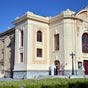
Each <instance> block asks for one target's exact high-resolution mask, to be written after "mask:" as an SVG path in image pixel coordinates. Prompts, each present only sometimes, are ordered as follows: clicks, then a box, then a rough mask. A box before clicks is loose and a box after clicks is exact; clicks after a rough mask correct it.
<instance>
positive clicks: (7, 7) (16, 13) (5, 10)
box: [0, 0, 88, 32]
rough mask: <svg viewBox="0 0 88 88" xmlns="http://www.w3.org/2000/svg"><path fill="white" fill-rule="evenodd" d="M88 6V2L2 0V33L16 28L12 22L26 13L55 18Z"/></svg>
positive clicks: (0, 18) (71, 0)
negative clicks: (63, 13)
mask: <svg viewBox="0 0 88 88" xmlns="http://www.w3.org/2000/svg"><path fill="white" fill-rule="evenodd" d="M86 6H88V0H0V32H4V31H5V30H7V29H8V27H14V25H13V24H12V22H13V21H14V20H15V18H16V17H20V16H22V15H23V14H25V12H27V11H30V12H33V13H35V14H37V15H41V16H55V15H57V14H59V13H61V12H62V11H65V10H66V9H70V10H72V11H75V12H78V11H80V10H81V9H84V8H85V7H86Z"/></svg>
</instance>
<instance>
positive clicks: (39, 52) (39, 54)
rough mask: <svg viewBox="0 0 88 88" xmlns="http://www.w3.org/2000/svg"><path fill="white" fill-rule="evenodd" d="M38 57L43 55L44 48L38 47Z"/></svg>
mask: <svg viewBox="0 0 88 88" xmlns="http://www.w3.org/2000/svg"><path fill="white" fill-rule="evenodd" d="M37 57H42V49H40V48H37Z"/></svg>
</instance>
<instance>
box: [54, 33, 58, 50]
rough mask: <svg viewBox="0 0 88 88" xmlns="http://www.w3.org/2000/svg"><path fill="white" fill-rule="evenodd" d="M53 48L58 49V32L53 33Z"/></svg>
mask: <svg viewBox="0 0 88 88" xmlns="http://www.w3.org/2000/svg"><path fill="white" fill-rule="evenodd" d="M54 40H55V41H54V42H55V50H59V34H55V35H54Z"/></svg>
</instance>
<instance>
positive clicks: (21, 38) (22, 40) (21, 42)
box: [20, 30, 23, 46]
mask: <svg viewBox="0 0 88 88" xmlns="http://www.w3.org/2000/svg"><path fill="white" fill-rule="evenodd" d="M20 40H21V46H23V30H22V31H21V39H20Z"/></svg>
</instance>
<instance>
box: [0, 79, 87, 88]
mask: <svg viewBox="0 0 88 88" xmlns="http://www.w3.org/2000/svg"><path fill="white" fill-rule="evenodd" d="M0 88H88V79H86V78H85V79H84V78H83V79H64V78H62V79H61V78H50V79H41V80H31V79H30V80H23V81H5V82H4V81H3V82H2V81H1V82H0Z"/></svg>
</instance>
